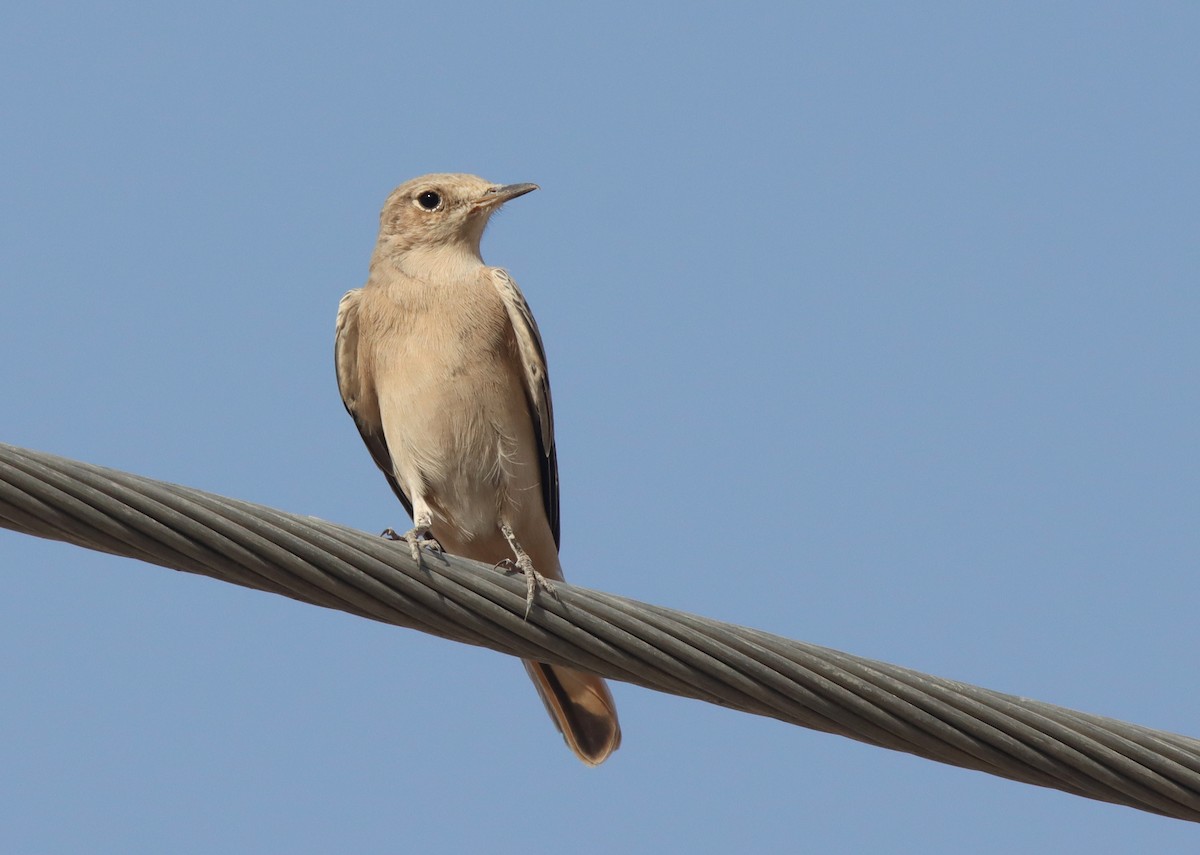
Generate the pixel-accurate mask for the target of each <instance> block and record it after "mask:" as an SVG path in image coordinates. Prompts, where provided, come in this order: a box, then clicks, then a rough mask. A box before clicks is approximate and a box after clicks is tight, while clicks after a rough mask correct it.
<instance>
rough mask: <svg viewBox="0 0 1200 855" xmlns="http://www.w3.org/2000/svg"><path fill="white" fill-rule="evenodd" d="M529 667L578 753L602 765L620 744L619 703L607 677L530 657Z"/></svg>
mask: <svg viewBox="0 0 1200 855" xmlns="http://www.w3.org/2000/svg"><path fill="white" fill-rule="evenodd" d="M525 670H526V671H528V672H529V676H530V678H532V680H533V684H534V685H535V686H537V690H538V694H539V695H541V696H542V702H543V703H544V704H545V705H546V710H547V712H549V713H550V717H551V718H552V719H554V724H555V725H556V726H557V727H558V729H559V731H560V732H561V733H562V735H563V739H564V740H565V741H566V743H567V747H568V748H570V749H571V750H572V751H574V752H575V756H577V757H578V758H579V759H580V760H582V761H583V762H584V763H587V764H588V765H589V766H598V765H600V764H601V763H603V762H604V761H605V760H607V759H608V755H610V754H612V753H613V752H614V751H616V750H617V748H618V747H620V745H621V725H620V723H619V722H618V721H617V706H616V704H615V703H613V697H612V694H611V693H610V692H609V691H608V684H607V683H605V682H604V680H602V679H601V678H600V677H596V676H593V675H592V674H584V673H583V672H582V671H576V670H575V669H573V668H564V667H563V666H562V665H547V664H546V663H544V662H533V661H530V660H528V659H526V660H525Z"/></svg>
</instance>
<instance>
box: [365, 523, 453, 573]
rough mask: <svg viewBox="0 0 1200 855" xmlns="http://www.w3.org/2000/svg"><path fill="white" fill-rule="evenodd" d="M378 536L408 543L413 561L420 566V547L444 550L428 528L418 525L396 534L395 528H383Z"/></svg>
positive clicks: (436, 550) (437, 550)
mask: <svg viewBox="0 0 1200 855" xmlns="http://www.w3.org/2000/svg"><path fill="white" fill-rule="evenodd" d="M380 537H386V538H387V539H388V540H394V541H397V542H398V541H401V540H403V541H404V542H405V543H407V544H408V547H409V549H410V550H411V552H412V559H413V561H415V562H417V566H418V567H420V566H421V547H422V546H424V547H425V548H426V549H429V550H430V551H432V552H444V551H445V550H443V549H442V545H441V544H440V543H438V542H437V538H435V537H434V536H433V535H432V534H431V533H430V531H429V529H428V528H423V527H420V526H418V527H417V528H413V529H409V530H408V531H406V532H405V533H404V534H397V533H396V530H395V529H392V528H385V529H384V530H383V531H382V532H381V533H380Z"/></svg>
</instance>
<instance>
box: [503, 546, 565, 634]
mask: <svg viewBox="0 0 1200 855" xmlns="http://www.w3.org/2000/svg"><path fill="white" fill-rule="evenodd" d="M496 569H497V570H503V571H505V572H506V573H521V574H522V575H523V576H524V577H525V620H529V610H530V609H531V608H533V600H534V597H535V596H537V592H538V589H539V588H540V589H541V590H543V591H545V592H546V593H547V594H549V595H550V596H552V597H554V599H556V600H557V599H558V592H557V591H556V590H555V585H554V583H553V582H551V581H550V580H549V579H547V578H546V577H545V576H543V575H542V574H541V573H539V572H538V571H537V570H536V569H534V566H533V561H531V560H530V559H529V556H528V555H522V556H520V557H519V558H517V559H516V560H515V561H514V560H513V559H511V558H505V559H504V560H503V561H501V562H499V563H498V564H496Z"/></svg>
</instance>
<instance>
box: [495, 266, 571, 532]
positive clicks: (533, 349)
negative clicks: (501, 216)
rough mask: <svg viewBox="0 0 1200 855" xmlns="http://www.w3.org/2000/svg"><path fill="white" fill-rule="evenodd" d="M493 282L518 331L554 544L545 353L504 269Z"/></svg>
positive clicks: (554, 481)
mask: <svg viewBox="0 0 1200 855" xmlns="http://www.w3.org/2000/svg"><path fill="white" fill-rule="evenodd" d="M492 282H493V283H495V285H496V290H497V291H499V292H500V299H501V300H503V301H504V307H505V308H506V309H507V310H508V318H509V320H510V321H511V322H512V325H513V329H514V330H515V331H516V333H517V350H518V352H519V353H520V356H521V369H522V375H523V378H524V381H525V384H524V385H525V397H526V399H527V400H528V401H529V411H530V413H531V414H532V416H533V432H534V435H535V436H536V437H537V440H538V449H539V451H540V452H541V454H539V455H538V460H539V462H540V464H541V470H542V472H541V475H542V500H543V501H544V502H545V504H546V518H547V519H548V520H549V521H550V530H551V531H552V532H554V543H555V545H556V546H557V545H558V542H559V519H558V452H557V451H556V450H555V448H554V407H553V405H552V404H551V401H550V377H549V375H548V374H547V372H546V352H545V350H544V349H543V347H542V336H541V333H539V332H538V327H537V322H536V321H535V320H534V319H533V313H532V312H531V311H529V304H528V303H526V302H525V297H524V296H523V295H522V294H521V289H520V288H518V287H517V283H516V282H514V281H513V280H512V277H510V276H509V275H508V273H507V272H505V271H503V270H500V269H499V268H496V269H493V271H492Z"/></svg>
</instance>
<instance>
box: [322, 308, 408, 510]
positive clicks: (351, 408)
mask: <svg viewBox="0 0 1200 855" xmlns="http://www.w3.org/2000/svg"><path fill="white" fill-rule="evenodd" d="M361 299H362V289H361V288H355V289H354V290H353V291H347V292H346V296H344V297H342V301H341V303H339V304H338V314H337V335H336V336H335V338H334V345H333V365H334V369H335V370H336V371H337V382H338V389H339V390H340V391H341V393H342V403H343V404H345V405H346V412H348V413H349V414H350V417H351V418H352V419H354V423H355V424H356V425H358V432H359V433H360V434H362V438H363V442H365V443H366V444H367V450H368V451H370V452H371V457H372V459H374V461H375V465H376V466H378V467H379V468H380V469H381V470H383V474H384V475H385V476H387V480H388V483H389V484H391V485H392V490H393V491H394V492H395V493H396V496H397V498H399V499H400V503H401V504H403V505H404V509H405V510H406V511H408V515H409V516H412V512H413V509H412V502H411V501H409V498H408V496H406V495H404V490H402V489H401V488H400V483H399V482H398V481H397V480H396V470H395V467H394V466H393V465H392V455H391V453H390V452H389V451H388V447H387V439H386V438H385V437H384V435H383V419H382V418H381V417H380V415H379V398H378V396H377V394H376V392H375V380H374V378H373V377H372V376H371V372H370V370H369V367H368V366H369V363H368V362H367V360H366V359H365V358H364V354H360V353H359V348H358V345H359V326H358V306H359V302H360V301H361Z"/></svg>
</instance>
